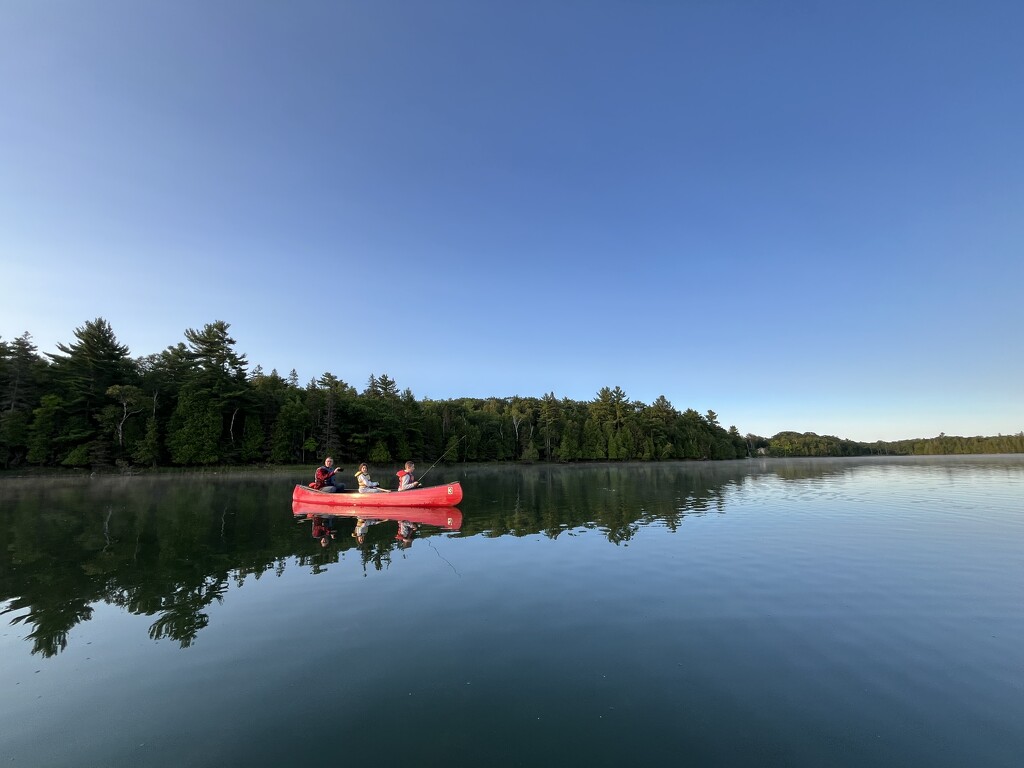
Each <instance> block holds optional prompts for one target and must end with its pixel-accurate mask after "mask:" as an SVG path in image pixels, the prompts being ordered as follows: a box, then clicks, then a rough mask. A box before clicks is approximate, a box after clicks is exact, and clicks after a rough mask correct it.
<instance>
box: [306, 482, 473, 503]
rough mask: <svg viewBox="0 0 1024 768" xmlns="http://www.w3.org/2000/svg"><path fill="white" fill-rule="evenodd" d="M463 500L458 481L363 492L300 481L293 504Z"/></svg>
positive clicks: (454, 501) (443, 501)
mask: <svg viewBox="0 0 1024 768" xmlns="http://www.w3.org/2000/svg"><path fill="white" fill-rule="evenodd" d="M460 501H462V486H461V485H459V484H458V483H457V482H455V483H448V485H435V486H432V487H430V488H415V489H413V490H411V491H401V492H398V491H392V492H391V493H359V492H358V491H343V492H341V493H324V492H323V491H318V490H315V489H313V488H310V487H309V486H307V485H296V486H295V490H294V491H292V505H293V506H294V505H295V504H302V505H303V506H306V505H315V506H318V507H322V508H323V509H330V508H331V507H454V506H455V505H456V504H458V503H459V502H460Z"/></svg>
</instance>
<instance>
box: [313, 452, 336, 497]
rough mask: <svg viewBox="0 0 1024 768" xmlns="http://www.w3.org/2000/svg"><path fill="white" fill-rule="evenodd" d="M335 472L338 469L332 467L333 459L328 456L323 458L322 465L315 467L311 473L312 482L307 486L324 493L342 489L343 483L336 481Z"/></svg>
mask: <svg viewBox="0 0 1024 768" xmlns="http://www.w3.org/2000/svg"><path fill="white" fill-rule="evenodd" d="M337 474H338V470H337V469H335V467H334V459H332V458H331V457H330V456H328V457H327V458H326V459H324V463H323V466H321V467H317V468H316V472H314V473H313V482H312V483H310V484H309V487H310V488H315V489H316V490H318V491H324V492H325V493H338V492H339V491H344V490H345V484H344V483H339V482H338V480H337V478H336V477H335V475H337Z"/></svg>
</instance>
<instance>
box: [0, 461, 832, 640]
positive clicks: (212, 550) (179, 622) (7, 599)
mask: <svg viewBox="0 0 1024 768" xmlns="http://www.w3.org/2000/svg"><path fill="white" fill-rule="evenodd" d="M851 467H852V465H851V464H850V463H842V462H835V463H832V462H828V461H827V460H822V461H819V462H817V463H815V462H811V461H807V460H795V461H791V462H790V461H785V462H779V461H775V462H768V461H763V460H751V461H747V462H734V463H728V462H719V463H715V464H714V465H711V464H678V465H672V464H656V465H620V464H616V465H597V466H587V467H574V466H572V467H556V466H544V465H541V466H536V467H533V468H521V467H517V468H514V469H508V468H504V469H501V468H493V469H491V468H481V469H479V470H476V471H475V472H474V473H473V474H472V476H471V477H469V479H468V480H467V482H466V485H467V487H468V488H469V490H470V492H471V493H472V494H473V495H472V496H470V498H471V499H472V498H473V497H474V496H475V497H477V498H479V499H481V501H480V502H478V505H477V507H476V508H475V509H472V510H471V513H470V514H467V515H466V517H465V519H464V520H463V518H462V517H461V516H460V517H459V523H460V524H461V528H459V526H458V525H454V526H450V527H454V528H459V530H458V531H457V532H454V533H452V532H447V533H445V535H446V536H451V537H455V538H468V537H473V536H486V537H498V536H528V535H536V534H540V535H543V536H546V537H549V538H551V539H557V538H558V537H559V536H561V534H563V533H565V532H572V531H573V530H577V529H588V530H595V531H600V533H601V534H602V535H603V536H604V537H605V538H606V539H607V541H608V542H610V543H612V544H614V545H622V544H625V543H628V542H629V541H631V540H632V539H633V538H635V537H636V536H638V535H639V534H640V533H641V532H642V530H643V529H644V527H645V526H647V525H651V524H659V525H663V526H665V527H666V528H667V529H668V530H671V531H676V530H679V529H680V527H681V526H682V525H683V523H684V522H685V520H686V518H687V517H692V516H695V515H705V514H713V513H719V514H720V513H726V512H727V511H728V508H729V504H730V500H731V499H732V498H734V497H735V496H736V494H737V493H739V492H741V491H742V490H743V489H744V488H747V487H750V486H754V487H756V486H757V485H758V484H759V483H763V482H768V481H774V482H778V481H780V480H781V481H782V482H791V481H794V480H804V479H807V478H813V477H822V476H826V475H830V474H836V473H843V472H849V471H851ZM289 482H290V479H289V480H285V481H284V482H282V480H281V478H280V476H278V477H267V478H263V479H257V480H253V479H252V476H251V475H247V476H243V477H241V478H237V477H236V478H232V477H230V476H229V477H227V478H216V479H211V478H209V477H204V476H201V475H200V476H185V477H180V476H178V477H175V476H157V477H151V478H129V479H114V478H104V479H98V480H89V479H88V478H83V479H81V480H80V481H75V482H73V483H72V482H68V483H65V484H63V485H60V486H55V487H51V486H40V485H39V484H37V483H33V482H21V481H10V480H7V481H4V482H3V483H2V484H0V510H2V512H0V538H2V539H3V540H4V541H5V546H4V547H3V548H2V549H0V604H5V607H4V608H3V615H4V616H6V617H8V618H7V620H8V621H9V622H11V623H12V624H15V625H20V626H24V627H27V628H28V633H27V635H26V639H27V640H28V641H29V642H30V643H31V646H32V653H34V654H38V655H41V656H44V657H51V656H54V655H56V654H59V653H60V652H61V651H63V650H64V649H66V648H67V647H68V642H69V637H70V632H71V630H72V629H73V628H74V627H75V626H77V625H78V624H79V623H81V622H85V621H89V620H90V619H91V618H92V615H93V608H94V606H95V605H96V604H97V603H107V604H110V605H116V606H119V607H121V608H123V609H124V610H126V611H128V612H130V613H133V614H136V615H142V616H150V617H153V622H152V625H151V626H150V630H149V636H150V637H151V638H153V639H154V640H173V641H175V642H177V643H178V644H179V645H180V646H181V647H183V648H187V647H189V646H191V645H192V644H193V643H195V642H197V639H198V637H199V635H200V631H201V630H202V629H204V628H205V627H206V626H208V625H209V623H210V621H211V611H210V608H211V606H212V605H213V603H214V602H222V601H223V600H224V598H225V596H226V595H227V593H228V591H229V586H230V585H232V584H233V586H234V587H235V588H236V589H237V588H241V587H242V585H243V584H244V583H245V581H246V580H247V579H248V578H250V577H251V578H254V579H259V578H261V577H262V576H263V575H264V574H266V573H270V574H273V575H274V576H277V577H280V576H282V575H283V574H284V572H285V570H286V569H287V568H288V567H294V566H299V567H302V568H307V569H308V570H309V571H310V572H312V573H322V572H325V571H326V570H327V569H328V568H329V567H331V566H332V565H334V564H337V563H339V562H340V561H341V560H343V559H344V558H345V557H346V556H347V555H348V556H349V559H351V560H355V561H356V562H358V563H359V564H360V566H361V568H362V572H363V574H364V575H369V573H370V572H372V571H386V570H388V569H389V568H390V567H391V565H392V555H393V553H394V552H395V551H396V550H398V551H401V552H403V556H406V555H404V550H405V548H407V547H408V546H409V545H410V544H411V543H412V541H413V535H414V534H415V536H416V537H417V538H419V537H427V536H433V535H437V534H438V532H439V529H438V528H436V527H433V526H432V525H431V524H429V523H428V524H426V525H425V526H423V527H422V528H421V529H420V530H416V529H415V525H414V524H413V523H410V521H396V520H388V521H384V522H383V523H379V524H373V521H372V520H371V521H366V520H363V521H362V524H360V523H359V522H357V521H355V520H354V519H347V518H337V519H334V520H330V521H326V520H323V521H321V524H320V527H319V529H317V530H313V529H312V527H310V528H307V527H305V526H311V525H312V523H311V522H305V523H303V524H302V525H301V526H298V525H296V522H295V519H294V518H293V517H292V515H291V513H290V510H289V508H288V507H287V503H288V502H287V499H288V495H287V488H288V485H289ZM439 524H440V523H438V524H437V525H439ZM311 533H313V534H314V535H313V536H311V535H310V534H311ZM332 534H334V536H333V537H332ZM418 551H419V550H418V548H416V547H413V548H412V550H410V552H409V554H408V555H407V556H406V557H409V558H412V557H415V556H417V552H418Z"/></svg>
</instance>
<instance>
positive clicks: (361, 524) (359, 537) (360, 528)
mask: <svg viewBox="0 0 1024 768" xmlns="http://www.w3.org/2000/svg"><path fill="white" fill-rule="evenodd" d="M379 522H380V520H372V519H370V518H368V517H365V518H364V517H357V518H356V529H355V530H354V531H352V537H353V538H354V539H355V540H356V541H357V542H359V543H360V544H362V543H363V542H364V541H366V533H367V531H369V530H370V526H371V525H376V524H377V523H379Z"/></svg>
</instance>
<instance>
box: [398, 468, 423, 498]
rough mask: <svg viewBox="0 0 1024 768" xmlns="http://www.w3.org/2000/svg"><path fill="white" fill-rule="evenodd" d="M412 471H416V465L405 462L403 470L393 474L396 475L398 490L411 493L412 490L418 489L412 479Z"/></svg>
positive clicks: (418, 485) (417, 484)
mask: <svg viewBox="0 0 1024 768" xmlns="http://www.w3.org/2000/svg"><path fill="white" fill-rule="evenodd" d="M414 469H416V464H415V463H413V462H411V461H407V462H405V469H400V470H398V472H396V473H395V474H397V475H398V490H400V491H411V490H412V489H413V488H419V487H420V484H419V483H417V482H416V478H415V477H413V474H412V471H413V470H414Z"/></svg>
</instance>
